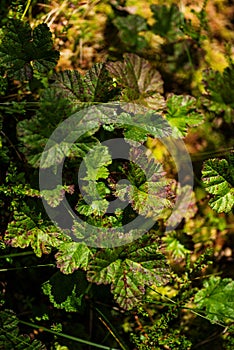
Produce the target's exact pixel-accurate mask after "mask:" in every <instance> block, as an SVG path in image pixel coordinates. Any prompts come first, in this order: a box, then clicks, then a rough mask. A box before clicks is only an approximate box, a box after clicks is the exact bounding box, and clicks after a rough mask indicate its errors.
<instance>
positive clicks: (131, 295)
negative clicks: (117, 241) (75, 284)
mask: <svg viewBox="0 0 234 350" xmlns="http://www.w3.org/2000/svg"><path fill="white" fill-rule="evenodd" d="M148 239H149V238H148ZM157 249H158V245H157V243H156V242H153V241H148V242H147V241H146V238H142V239H140V240H138V241H136V242H135V243H132V244H131V245H130V246H127V247H126V249H123V248H122V247H121V248H115V249H105V250H101V251H99V252H98V253H96V254H95V255H94V257H93V259H92V260H91V262H90V264H89V271H88V275H87V276H88V280H89V281H90V282H95V283H97V284H101V283H103V284H111V292H112V293H113V294H114V298H115V300H116V302H117V303H118V304H119V305H120V306H121V307H122V308H124V309H127V310H129V309H132V308H133V307H135V306H137V304H138V303H139V302H140V300H141V298H142V296H143V295H144V294H145V288H146V287H147V286H150V285H152V284H156V285H161V284H164V283H166V282H167V275H168V269H167V267H166V263H165V260H164V257H163V255H162V254H160V253H158V251H157Z"/></svg>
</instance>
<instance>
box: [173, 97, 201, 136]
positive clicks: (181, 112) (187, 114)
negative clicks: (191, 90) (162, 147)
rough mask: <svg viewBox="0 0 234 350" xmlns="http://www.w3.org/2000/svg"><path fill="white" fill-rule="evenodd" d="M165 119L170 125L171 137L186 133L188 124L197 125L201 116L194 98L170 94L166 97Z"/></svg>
mask: <svg viewBox="0 0 234 350" xmlns="http://www.w3.org/2000/svg"><path fill="white" fill-rule="evenodd" d="M166 119H167V121H168V123H169V124H170V125H171V127H172V130H173V132H172V136H173V137H182V136H185V135H186V134H187V129H188V126H190V127H192V126H197V125H199V124H201V123H202V122H203V117H202V115H201V113H200V112H198V111H197V109H196V100H195V98H193V97H191V96H182V95H171V96H169V97H168V99H167V112H166Z"/></svg>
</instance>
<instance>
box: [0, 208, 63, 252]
mask: <svg viewBox="0 0 234 350" xmlns="http://www.w3.org/2000/svg"><path fill="white" fill-rule="evenodd" d="M4 239H5V242H6V243H7V244H9V245H11V246H12V247H20V248H26V247H29V246H31V247H32V249H33V251H34V253H35V254H36V255H37V256H38V257H41V256H42V254H49V253H50V252H51V249H52V248H53V247H58V246H59V245H60V244H61V243H62V242H64V241H66V240H67V238H66V236H64V235H63V234H62V233H61V232H59V230H58V229H57V228H56V227H55V226H53V225H48V222H43V220H42V219H40V217H39V218H38V216H37V217H36V218H34V217H33V213H32V212H31V211H30V208H28V207H26V206H22V212H18V211H16V210H15V212H14V214H13V221H11V222H10V223H9V224H8V227H7V230H6V233H5V236H4Z"/></svg>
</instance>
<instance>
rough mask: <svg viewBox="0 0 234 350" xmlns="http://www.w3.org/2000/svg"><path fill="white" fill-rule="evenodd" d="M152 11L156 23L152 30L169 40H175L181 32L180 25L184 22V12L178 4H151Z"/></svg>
mask: <svg viewBox="0 0 234 350" xmlns="http://www.w3.org/2000/svg"><path fill="white" fill-rule="evenodd" d="M150 8H151V11H152V12H153V17H154V19H155V23H154V24H153V25H152V27H151V28H152V31H153V32H154V33H155V34H157V35H160V36H162V37H165V38H167V39H168V40H174V39H175V38H176V37H177V36H178V35H179V34H181V30H180V27H181V25H182V24H183V14H182V12H180V10H179V8H178V6H177V5H176V4H171V5H170V6H167V5H151V6H150Z"/></svg>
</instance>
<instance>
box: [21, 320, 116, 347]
mask: <svg viewBox="0 0 234 350" xmlns="http://www.w3.org/2000/svg"><path fill="white" fill-rule="evenodd" d="M19 323H22V324H24V325H26V326H29V327H32V328H37V329H39V328H40V329H42V330H43V331H44V332H47V333H51V334H54V335H56V336H57V337H62V338H66V339H69V340H73V341H75V342H77V343H82V344H86V345H91V346H94V347H96V348H99V349H105V350H120V349H116V348H111V347H109V346H105V345H99V344H97V343H93V342H91V341H88V340H84V339H80V338H77V337H73V336H72V335H68V334H64V333H58V332H55V331H52V330H51V329H48V328H46V327H43V326H39V325H36V324H34V323H31V322H26V321H22V320H19Z"/></svg>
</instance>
